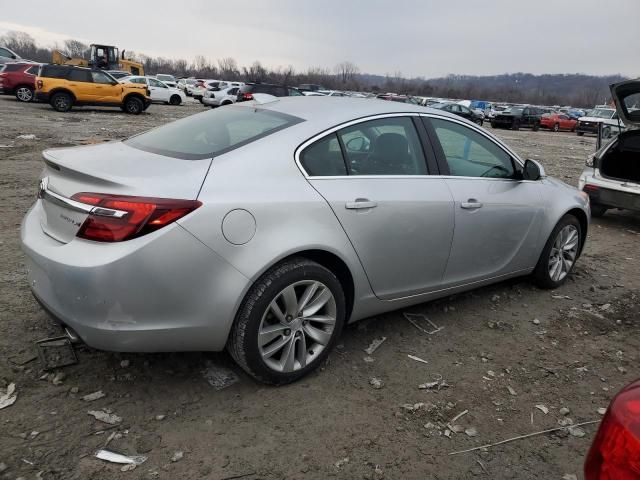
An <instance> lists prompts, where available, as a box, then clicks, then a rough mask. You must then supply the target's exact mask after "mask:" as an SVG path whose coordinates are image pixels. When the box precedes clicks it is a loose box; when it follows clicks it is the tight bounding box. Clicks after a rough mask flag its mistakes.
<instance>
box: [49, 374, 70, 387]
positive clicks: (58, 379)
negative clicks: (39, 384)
mask: <svg viewBox="0 0 640 480" xmlns="http://www.w3.org/2000/svg"><path fill="white" fill-rule="evenodd" d="M65 378H67V375H66V374H65V373H64V372H58V373H56V374H55V375H54V376H53V378H52V379H51V383H53V384H54V385H62V382H63V381H64V379H65Z"/></svg>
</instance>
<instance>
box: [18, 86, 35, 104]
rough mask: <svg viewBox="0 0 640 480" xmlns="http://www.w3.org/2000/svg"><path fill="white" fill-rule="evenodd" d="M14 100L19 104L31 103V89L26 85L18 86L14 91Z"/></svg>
mask: <svg viewBox="0 0 640 480" xmlns="http://www.w3.org/2000/svg"><path fill="white" fill-rule="evenodd" d="M15 95H16V98H17V99H18V100H19V101H21V102H31V101H33V88H31V87H28V86H26V85H20V86H19V87H18V88H16V90H15Z"/></svg>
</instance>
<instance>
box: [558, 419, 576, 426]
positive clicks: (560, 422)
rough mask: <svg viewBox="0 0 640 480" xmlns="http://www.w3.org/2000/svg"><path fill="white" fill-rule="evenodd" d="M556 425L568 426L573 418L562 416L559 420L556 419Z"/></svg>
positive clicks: (571, 423)
mask: <svg viewBox="0 0 640 480" xmlns="http://www.w3.org/2000/svg"><path fill="white" fill-rule="evenodd" d="M558 425H562V426H563V427H569V426H571V425H573V420H571V419H570V418H569V417H563V418H561V419H560V420H558Z"/></svg>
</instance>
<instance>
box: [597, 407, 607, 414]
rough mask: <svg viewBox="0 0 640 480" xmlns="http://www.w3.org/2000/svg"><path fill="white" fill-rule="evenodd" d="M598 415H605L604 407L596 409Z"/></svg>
mask: <svg viewBox="0 0 640 480" xmlns="http://www.w3.org/2000/svg"><path fill="white" fill-rule="evenodd" d="M598 413H599V414H600V415H604V414H605V413H607V409H606V408H604V407H600V408H599V409H598Z"/></svg>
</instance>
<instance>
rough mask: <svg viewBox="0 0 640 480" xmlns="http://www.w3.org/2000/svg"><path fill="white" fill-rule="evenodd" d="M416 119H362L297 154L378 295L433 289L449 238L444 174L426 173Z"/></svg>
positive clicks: (437, 283) (439, 277)
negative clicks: (438, 175) (341, 228)
mask: <svg viewBox="0 0 640 480" xmlns="http://www.w3.org/2000/svg"><path fill="white" fill-rule="evenodd" d="M416 119H418V117H411V116H390V117H385V118H379V119H375V120H367V121H362V122H360V123H357V124H355V125H352V126H348V127H345V128H343V129H341V130H338V131H337V132H334V133H331V134H328V135H327V136H325V137H323V138H322V139H320V140H318V141H317V142H315V143H314V144H312V145H310V146H309V147H307V148H306V149H305V150H304V151H303V152H302V154H301V165H302V166H303V168H305V170H306V172H307V174H308V175H309V182H310V183H311V185H313V187H314V188H315V189H316V190H317V191H318V192H319V193H320V194H321V195H322V196H323V197H324V198H325V200H326V201H327V202H328V204H329V205H330V206H331V208H332V209H333V211H334V213H335V215H336V217H337V218H338V220H339V222H340V223H341V225H342V227H343V228H344V230H345V232H346V234H347V236H348V237H349V239H350V241H351V243H352V244H353V246H354V248H355V251H356V253H357V254H358V257H359V258H360V261H361V263H362V265H363V267H364V270H365V271H366V273H367V276H368V278H369V281H370V283H371V287H372V289H373V291H374V293H375V294H376V296H378V297H379V298H382V299H393V298H399V297H403V296H408V295H414V294H418V293H423V292H425V291H429V290H435V289H437V288H438V287H439V286H440V285H441V283H442V276H443V274H444V271H445V268H446V265H447V259H448V257H449V251H450V246H451V240H452V238H453V202H452V198H451V194H450V192H449V189H448V188H447V185H446V184H445V182H444V180H443V179H441V178H438V177H435V176H429V175H428V171H427V163H426V161H425V153H424V151H423V148H422V145H421V143H420V139H419V136H418V135H419V134H418V130H417V129H416V124H415V123H414V122H415V120H416ZM419 128H420V129H422V125H419ZM428 153H429V155H430V156H433V154H432V153H431V152H428ZM431 160H432V161H434V160H435V159H433V158H432V159H431Z"/></svg>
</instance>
